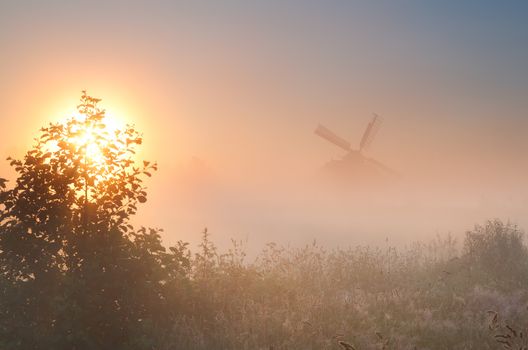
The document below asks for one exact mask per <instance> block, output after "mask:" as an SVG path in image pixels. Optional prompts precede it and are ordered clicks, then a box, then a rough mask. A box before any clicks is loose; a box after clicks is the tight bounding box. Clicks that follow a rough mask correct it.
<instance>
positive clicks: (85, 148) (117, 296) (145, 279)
mask: <svg viewBox="0 0 528 350" xmlns="http://www.w3.org/2000/svg"><path fill="white" fill-rule="evenodd" d="M99 102H100V100H99V99H96V98H93V97H90V96H88V95H87V94H86V92H85V91H83V93H82V96H81V103H80V105H79V106H78V111H79V114H80V116H81V118H70V119H68V120H67V121H66V122H64V123H56V124H50V125H49V126H48V127H45V128H43V129H41V133H40V136H39V138H38V139H36V143H35V145H34V146H33V147H32V148H31V149H30V150H29V151H28V152H27V153H26V155H25V157H24V159H22V160H16V159H11V158H9V159H8V160H10V162H11V165H12V166H13V167H14V168H15V171H16V172H17V174H18V178H17V180H16V182H15V184H14V186H13V187H11V188H7V186H6V182H7V181H6V180H5V179H0V269H1V270H0V272H1V278H2V279H1V280H0V293H1V295H0V347H1V348H3V349H4V348H5V349H37V348H38V349H43V348H46V349H95V348H97V349H105V348H109V349H110V348H111V349H143V348H145V349H147V348H148V349H151V348H152V346H153V342H155V338H156V330H160V329H162V328H163V327H160V324H159V323H160V322H164V315H165V314H166V310H167V307H166V303H167V298H165V296H164V285H165V284H166V282H167V279H168V278H170V273H169V272H168V268H169V267H170V268H172V269H173V268H174V266H175V265H178V264H179V265H182V266H183V265H185V264H186V261H185V256H184V255H182V254H181V249H180V250H177V249H172V250H171V252H170V253H167V252H166V251H165V248H163V246H162V245H161V241H160V236H159V232H158V230H153V229H148V230H147V229H144V228H142V229H140V230H135V229H134V227H133V226H132V225H131V224H130V222H129V221H130V218H131V216H132V215H134V214H136V212H137V206H138V204H139V203H144V202H145V201H146V199H147V193H146V189H145V187H144V185H143V179H144V178H145V176H151V172H152V171H155V170H157V165H156V164H155V163H150V162H147V161H144V162H142V163H141V164H140V166H138V165H137V164H136V163H137V162H135V160H134V154H135V149H136V147H137V146H138V145H141V143H142V137H141V135H140V134H139V133H138V132H137V131H136V130H135V129H134V128H133V127H131V126H127V127H126V128H124V129H122V130H121V129H118V130H110V129H109V128H108V127H107V125H106V116H105V111H104V110H103V109H100V108H99V107H98V103H99ZM158 332H159V331H158Z"/></svg>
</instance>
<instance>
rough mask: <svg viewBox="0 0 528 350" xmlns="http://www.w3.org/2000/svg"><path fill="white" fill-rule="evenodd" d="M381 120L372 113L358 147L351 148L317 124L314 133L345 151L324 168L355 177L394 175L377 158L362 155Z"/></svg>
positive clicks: (348, 143) (348, 144) (331, 132)
mask: <svg viewBox="0 0 528 350" xmlns="http://www.w3.org/2000/svg"><path fill="white" fill-rule="evenodd" d="M382 121H383V119H382V118H381V117H380V116H379V115H377V114H374V117H373V118H372V120H371V121H370V122H369V124H368V125H367V128H366V129H365V132H364V133H363V136H362V137H361V140H360V142H359V147H358V148H357V149H354V148H352V145H351V144H350V142H348V141H347V140H345V139H344V138H342V137H340V136H338V135H337V134H335V133H334V132H333V131H331V130H330V129H328V128H327V127H325V126H323V125H321V124H319V125H318V126H317V129H315V133H316V134H317V135H319V136H320V137H322V138H324V139H325V140H327V141H329V142H331V143H333V144H334V145H336V146H337V147H339V148H341V149H343V150H344V151H346V152H347V153H346V154H345V156H344V157H343V158H342V159H340V160H333V161H331V162H329V163H327V165H326V168H327V169H329V170H332V171H336V172H339V173H341V174H345V175H352V176H356V177H359V176H361V175H364V176H368V177H374V176H382V177H394V175H396V173H395V172H394V171H393V170H392V169H390V168H388V167H387V166H385V165H383V164H382V163H380V162H378V161H377V160H374V159H372V158H368V157H366V156H365V155H364V152H365V151H366V150H367V149H368V147H369V146H370V144H371V143H372V141H373V140H374V137H375V136H376V133H377V132H378V130H379V128H380V126H381V123H382Z"/></svg>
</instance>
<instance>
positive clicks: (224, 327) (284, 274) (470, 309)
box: [166, 221, 528, 350]
mask: <svg viewBox="0 0 528 350" xmlns="http://www.w3.org/2000/svg"><path fill="white" fill-rule="evenodd" d="M457 247H458V245H457V242H456V241H455V240H454V239H453V238H452V237H450V236H448V237H445V238H440V237H439V238H437V239H436V240H434V241H432V242H429V243H416V244H413V245H411V246H410V247H409V248H407V249H395V248H392V247H386V248H383V249H382V248H372V247H355V248H346V249H345V248H343V249H332V250H328V249H325V248H324V247H322V246H320V245H318V244H316V243H313V244H310V245H306V246H304V247H301V248H292V247H282V246H279V245H277V244H273V243H270V244H268V245H267V246H266V247H265V248H264V249H263V250H262V252H261V253H260V255H259V256H258V258H257V259H256V260H254V261H252V262H247V261H246V256H245V253H244V250H243V247H241V245H240V244H239V243H237V242H233V246H232V248H231V249H229V250H228V251H227V252H223V253H222V252H219V251H218V250H217V248H216V247H215V245H214V244H213V242H212V241H211V239H210V236H209V234H208V233H207V232H205V233H204V236H203V241H202V244H201V245H200V247H199V250H198V252H196V253H195V254H194V255H190V254H191V253H190V251H188V250H187V249H188V248H187V247H184V248H182V249H183V250H186V252H183V251H182V254H187V255H188V256H189V262H190V264H189V266H188V268H186V269H184V271H185V272H184V278H183V279H182V281H186V282H182V283H179V284H175V285H174V293H175V295H179V296H180V298H179V301H178V303H179V304H178V305H179V312H178V314H177V315H176V316H175V319H176V322H175V324H174V327H173V330H172V332H170V334H169V335H168V336H167V339H166V348H167V349H173V348H182V349H240V350H242V349H275V350H276V349H353V348H355V349H496V348H499V347H500V346H501V345H504V346H506V345H508V344H509V343H508V342H510V343H512V344H517V343H519V339H520V338H518V337H519V336H520V334H521V330H517V328H519V327H521V328H522V326H523V325H527V324H528V323H527V322H528V311H527V310H526V306H527V305H528V288H527V287H528V268H527V266H528V254H527V253H526V246H525V245H524V243H523V241H522V231H521V230H520V229H518V228H517V227H516V226H513V225H510V224H504V223H502V222H500V221H490V222H488V223H486V224H485V225H484V226H477V227H476V228H475V229H474V230H472V231H469V232H468V233H467V234H466V239H465V241H464V242H463V244H462V245H461V247H460V248H457ZM490 310H493V312H497V313H499V314H500V320H501V322H506V323H505V324H507V325H508V327H516V328H512V329H515V332H516V337H517V338H515V337H514V336H513V333H512V331H511V330H509V329H508V328H507V327H506V325H503V326H501V325H498V323H497V322H498V321H497V320H495V323H494V324H493V325H492V322H491V321H492V319H491V320H490V312H489V311H490ZM490 322H491V323H490ZM513 325H515V326H513ZM525 334H526V332H525V333H523V337H526V335H525ZM514 338H515V339H514ZM512 339H513V340H512ZM524 339H525V338H524ZM524 339H523V340H521V341H524ZM514 341H517V343H513V342H514ZM508 346H509V345H508ZM512 348H513V347H512ZM516 348H517V347H516Z"/></svg>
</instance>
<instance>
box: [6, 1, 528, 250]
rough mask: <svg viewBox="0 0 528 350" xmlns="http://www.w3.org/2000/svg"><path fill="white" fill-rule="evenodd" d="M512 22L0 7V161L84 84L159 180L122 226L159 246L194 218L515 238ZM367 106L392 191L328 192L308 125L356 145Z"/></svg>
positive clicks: (505, 8)
mask: <svg viewBox="0 0 528 350" xmlns="http://www.w3.org/2000/svg"><path fill="white" fill-rule="evenodd" d="M527 14H528V3H526V2H525V1H514V0H511V1H502V2H496V1H487V0H482V1H476V0H473V1H470V0H462V1H461V0H457V1H454V0H453V1H432V0H429V1H403V0H402V1H338V0H328V1H309V0H305V1H289V0H283V1H273V0H272V1H223V2H219V1H58V0H50V1H46V2H44V1H36V0H33V1H31V0H22V1H6V0H0V47H1V55H0V140H2V142H0V158H6V157H7V156H9V155H13V156H15V157H22V156H23V154H24V152H25V151H26V150H27V149H28V148H29V147H30V146H31V144H32V140H33V138H34V137H36V135H37V132H38V130H39V128H40V127H42V126H44V125H46V124H47V123H49V122H56V121H60V120H62V119H64V118H65V117H67V116H68V115H69V113H71V111H72V110H74V109H75V106H76V105H77V101H78V98H79V97H80V91H81V90H84V89H86V90H87V91H88V93H89V94H91V95H93V96H95V97H99V98H102V99H103V101H102V106H103V107H105V108H106V109H107V111H108V114H109V115H112V116H113V117H115V118H117V119H119V120H122V121H124V122H129V123H133V124H135V125H136V127H137V129H139V130H140V131H142V132H143V134H144V137H145V143H144V145H145V146H144V150H143V153H142V154H141V156H144V157H145V158H148V159H150V160H157V161H158V163H159V165H160V170H159V172H158V173H157V174H156V175H155V177H153V178H152V179H151V180H150V183H149V189H150V190H149V194H150V197H149V202H148V203H147V205H146V206H145V207H144V208H143V209H142V210H141V211H140V214H139V215H140V216H139V217H138V223H140V224H145V225H148V226H158V227H163V228H164V229H165V233H164V240H165V241H166V242H167V244H172V243H174V242H175V241H177V240H178V239H183V240H186V241H190V242H195V241H196V240H197V239H198V237H199V233H200V231H201V230H202V229H203V228H204V227H206V226H207V227H208V228H209V230H210V231H211V232H213V234H216V237H217V238H218V240H220V241H225V242H228V241H229V239H230V238H231V237H233V238H235V239H245V240H248V241H249V242H250V243H254V244H255V245H258V244H260V243H262V242H265V241H268V240H278V241H281V242H283V243H295V244H297V243H303V242H308V241H311V240H312V239H314V238H315V239H319V240H323V241H325V242H328V243H329V244H333V243H336V244H356V243H365V242H374V243H376V242H381V241H382V240H384V239H385V238H386V237H391V239H393V240H395V241H399V242H408V241H410V240H413V239H426V238H428V237H431V236H433V235H435V234H437V233H442V234H443V233H446V232H451V231H452V232H455V233H461V232H463V231H464V230H465V229H469V228H471V227H472V225H473V224H475V223H477V222H482V220H485V219H491V218H493V217H500V218H502V219H504V220H512V221H514V222H518V223H519V224H521V226H522V225H523V224H524V225H525V227H528V220H527V219H526V217H528V216H527V215H526V214H528V213H527V212H526V211H527V209H526V208H527V205H526V204H528V186H527V185H526V182H525V174H526V171H527V170H528V161H527V158H526V156H525V155H526V151H527V150H528V138H526V137H525V135H526V130H527V127H528V118H527V115H526V110H527V107H528V99H527V98H526V97H527V94H528V69H526V62H528V45H527V43H528V24H527V23H528V22H526V16H527ZM372 113H378V114H380V115H382V116H383V118H384V123H383V125H382V128H381V129H380V131H379V133H378V135H377V137H376V139H375V140H374V142H373V144H372V147H371V148H370V149H369V151H368V156H370V157H373V158H375V159H377V160H379V161H382V162H383V163H384V164H386V165H388V166H390V167H391V168H393V169H395V170H397V172H398V173H399V174H401V178H402V179H403V180H402V181H401V183H400V184H399V185H398V186H397V189H393V190H391V191H389V192H383V191H380V190H376V191H374V192H376V193H373V194H372V195H370V194H369V193H368V191H366V192H367V193H365V191H362V195H361V196H360V195H359V194H358V193H348V192H346V194H344V193H341V195H339V196H337V197H339V198H336V197H335V196H334V193H333V192H331V191H325V188H324V187H320V186H319V185H316V184H315V183H314V182H312V178H313V177H314V174H316V173H317V172H318V171H319V169H320V168H321V166H322V165H323V164H325V162H327V161H329V160H331V159H338V158H339V157H341V156H343V155H344V154H343V152H342V151H341V150H340V149H338V148H336V147H334V146H333V145H331V144H329V143H327V142H325V141H324V140H321V139H319V138H317V137H316V136H315V135H314V133H313V130H314V129H315V127H316V125H317V124H318V123H322V124H324V125H326V126H328V127H329V128H331V129H332V130H334V131H335V132H337V133H338V134H339V135H340V136H342V137H344V138H345V139H347V140H350V142H352V144H354V145H355V144H357V143H359V139H360V138H361V135H362V133H363V130H364V129H365V126H366V124H367V123H368V122H369V120H370V118H371V116H372ZM0 174H2V175H4V174H5V175H4V176H7V177H12V176H13V173H12V172H11V170H9V167H8V164H7V162H4V163H3V164H2V163H0ZM363 196H366V199H365V198H363Z"/></svg>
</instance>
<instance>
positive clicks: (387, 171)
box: [364, 157, 400, 178]
mask: <svg viewBox="0 0 528 350" xmlns="http://www.w3.org/2000/svg"><path fill="white" fill-rule="evenodd" d="M364 159H365V161H367V162H370V163H371V164H372V165H374V166H375V167H376V168H378V169H379V170H381V171H382V172H383V173H384V174H385V175H389V176H391V177H393V178H399V177H400V174H398V173H397V172H396V171H394V170H392V169H391V168H389V167H388V166H386V165H385V164H383V163H381V162H378V161H377V160H375V159H373V158H367V157H364Z"/></svg>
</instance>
